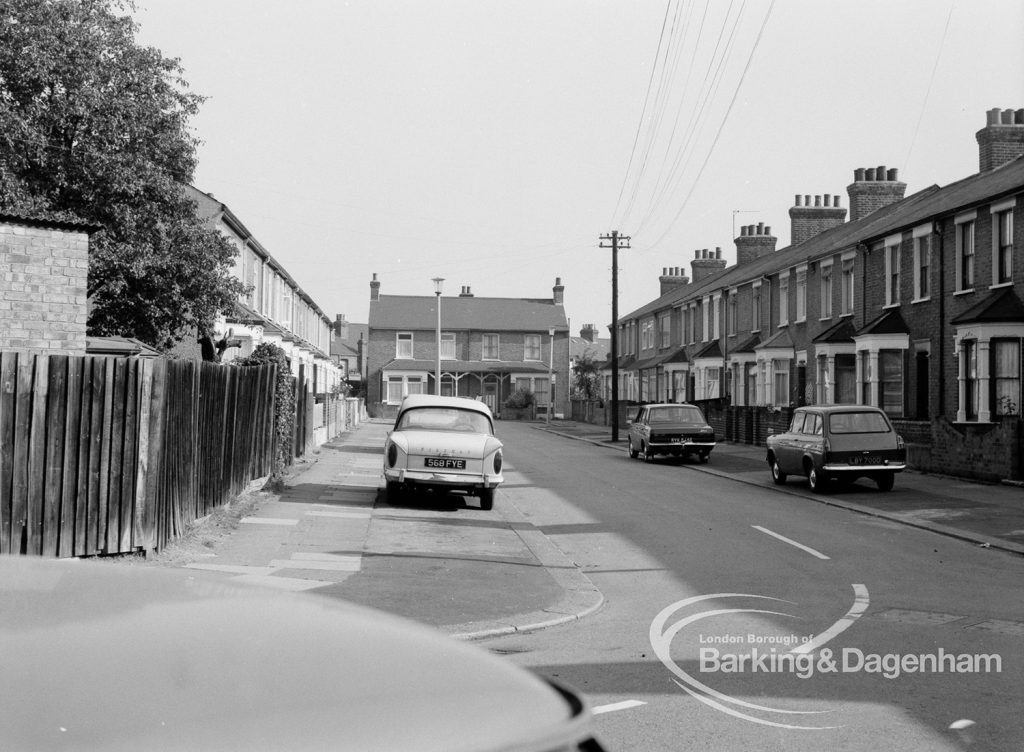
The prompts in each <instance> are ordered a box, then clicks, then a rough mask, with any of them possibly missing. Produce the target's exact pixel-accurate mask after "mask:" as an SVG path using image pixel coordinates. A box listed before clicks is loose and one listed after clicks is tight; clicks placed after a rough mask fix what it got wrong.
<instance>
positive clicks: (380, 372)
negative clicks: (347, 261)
mask: <svg viewBox="0 0 1024 752" xmlns="http://www.w3.org/2000/svg"><path fill="white" fill-rule="evenodd" d="M380 286H381V283H380V281H379V280H378V279H377V275H376V274H375V275H374V276H373V280H372V281H371V282H370V322H369V327H368V345H367V350H366V363H367V366H366V367H367V382H366V387H367V406H368V407H369V408H370V409H372V410H374V412H376V413H377V414H380V415H393V414H394V413H395V411H396V410H397V408H398V405H399V404H401V401H402V398H403V397H405V396H406V395H408V394H432V393H434V392H435V390H436V384H435V381H436V378H437V363H438V356H439V355H440V366H441V371H440V377H441V383H440V387H441V389H440V393H441V394H443V395H452V396H458V397H470V398H474V399H480V400H481V401H483V402H485V403H486V404H487V405H488V407H490V408H491V410H492V412H495V413H497V414H499V415H501V414H502V408H503V405H504V402H505V400H506V399H507V398H508V396H509V395H510V394H511V393H512V392H514V391H515V390H517V389H525V390H529V391H530V392H532V393H533V395H534V398H535V400H536V406H537V411H538V413H540V414H542V415H544V414H545V413H546V411H547V410H548V409H549V406H550V409H551V412H552V414H553V415H555V416H557V415H565V414H567V412H568V404H569V340H570V337H569V323H568V320H567V319H566V316H565V308H564V305H563V300H564V295H565V287H564V286H563V285H562V280H561V279H560V278H558V279H556V280H555V284H554V287H552V290H551V292H552V295H551V297H550V298H494V297H477V296H476V295H474V294H473V292H472V290H471V289H470V288H469V287H467V286H463V287H462V291H461V292H460V293H459V295H458V296H457V297H456V296H448V297H443V296H442V295H441V294H439V293H438V294H435V295H430V296H420V295H381V294H380ZM438 305H440V308H441V310H440V340H441V341H440V352H439V351H438V342H437V339H438V337H437V335H438Z"/></svg>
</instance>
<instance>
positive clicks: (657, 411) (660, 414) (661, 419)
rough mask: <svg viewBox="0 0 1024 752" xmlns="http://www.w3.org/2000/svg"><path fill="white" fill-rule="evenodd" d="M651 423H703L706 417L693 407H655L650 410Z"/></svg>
mask: <svg viewBox="0 0 1024 752" xmlns="http://www.w3.org/2000/svg"><path fill="white" fill-rule="evenodd" d="M650 422H651V423H703V422H704V415H703V414H702V413H701V411H700V408H698V407H694V406H693V405H686V406H682V405H680V406H679V407H655V408H652V409H651V410H650Z"/></svg>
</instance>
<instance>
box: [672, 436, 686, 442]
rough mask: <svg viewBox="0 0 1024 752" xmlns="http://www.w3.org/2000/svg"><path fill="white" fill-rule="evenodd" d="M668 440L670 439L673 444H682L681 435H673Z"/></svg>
mask: <svg viewBox="0 0 1024 752" xmlns="http://www.w3.org/2000/svg"><path fill="white" fill-rule="evenodd" d="M670 441H671V442H672V443H673V444H682V443H683V439H682V437H681V436H673V437H672V438H671V439H670Z"/></svg>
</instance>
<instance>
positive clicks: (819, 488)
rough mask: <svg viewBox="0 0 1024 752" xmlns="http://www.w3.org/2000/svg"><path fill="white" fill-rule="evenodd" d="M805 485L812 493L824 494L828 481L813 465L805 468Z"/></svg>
mask: <svg viewBox="0 0 1024 752" xmlns="http://www.w3.org/2000/svg"><path fill="white" fill-rule="evenodd" d="M807 485H809V486H810V487H811V490H812V491H814V493H825V487H826V486H827V485H828V479H827V478H826V477H825V476H824V475H823V474H822V473H821V472H819V470H818V468H816V467H815V466H814V465H810V466H809V467H808V468H807Z"/></svg>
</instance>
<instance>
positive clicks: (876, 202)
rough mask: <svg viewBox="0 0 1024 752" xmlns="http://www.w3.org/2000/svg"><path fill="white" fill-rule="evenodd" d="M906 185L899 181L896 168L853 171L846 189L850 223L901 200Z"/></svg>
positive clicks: (869, 168) (871, 168) (870, 168)
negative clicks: (848, 199) (850, 181)
mask: <svg viewBox="0 0 1024 752" xmlns="http://www.w3.org/2000/svg"><path fill="white" fill-rule="evenodd" d="M906 192H907V184H906V183H901V182H900V181H899V172H898V170H896V168H892V169H886V167H885V166H884V165H882V166H880V167H866V168H860V169H856V170H854V171H853V182H852V183H850V185H848V186H847V187H846V193H847V194H848V195H849V196H850V221H851V222H854V221H856V220H858V219H863V218H864V217H866V216H868V215H869V214H871V213H872V212H876V211H878V210H879V209H882V208H884V207H886V206H889V204H895V203H896V202H897V201H901V200H902V199H903V194H904V193H906Z"/></svg>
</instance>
